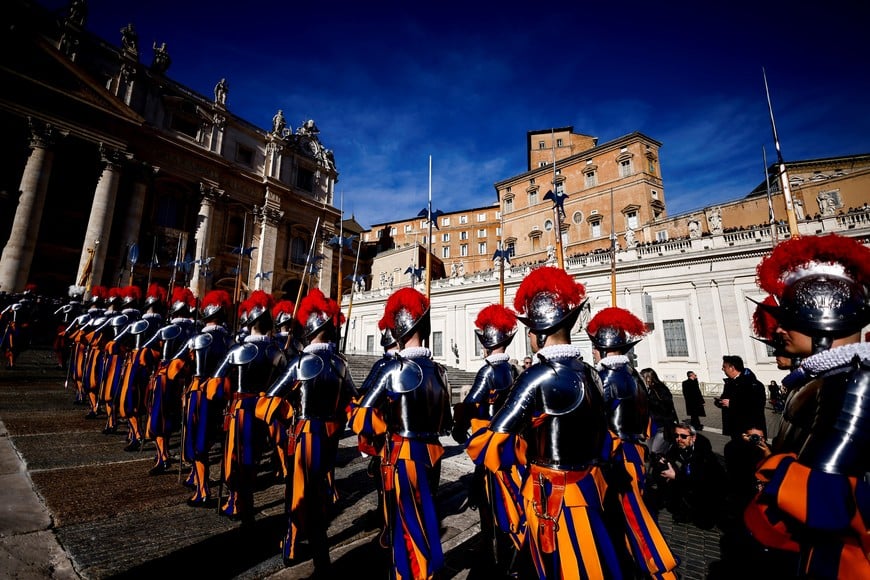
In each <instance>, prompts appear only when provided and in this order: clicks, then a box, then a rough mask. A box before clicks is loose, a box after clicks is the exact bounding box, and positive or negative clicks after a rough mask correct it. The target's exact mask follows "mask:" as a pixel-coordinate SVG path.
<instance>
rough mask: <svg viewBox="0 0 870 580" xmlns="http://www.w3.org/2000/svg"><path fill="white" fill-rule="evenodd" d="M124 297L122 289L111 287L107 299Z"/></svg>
mask: <svg viewBox="0 0 870 580" xmlns="http://www.w3.org/2000/svg"><path fill="white" fill-rule="evenodd" d="M123 297H124V289H123V288H119V287H118V286H113V287H112V288H110V289H109V298H123Z"/></svg>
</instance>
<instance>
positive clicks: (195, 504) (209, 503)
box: [187, 497, 216, 508]
mask: <svg viewBox="0 0 870 580" xmlns="http://www.w3.org/2000/svg"><path fill="white" fill-rule="evenodd" d="M215 503H216V502H215V501H214V500H212V499H193V498H191V497H189V498H187V505H189V506H190V507H192V508H207V507H214V505H215Z"/></svg>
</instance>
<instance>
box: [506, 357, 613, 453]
mask: <svg viewBox="0 0 870 580" xmlns="http://www.w3.org/2000/svg"><path fill="white" fill-rule="evenodd" d="M540 414H544V415H546V417H545V418H544V419H543V421H541V422H540V423H537V424H536V426H534V427H532V426H531V423H532V418H533V417H535V416H539V415H540ZM490 427H491V429H492V430H493V431H495V432H499V433H514V434H517V435H519V434H523V436H524V437H525V438H526V440H527V442H528V444H529V446H528V450H527V457H528V459H529V461H531V462H533V463H537V464H539V465H546V466H549V467H556V468H560V469H583V468H585V467H588V466H589V465H591V464H592V463H594V462H595V461H596V460H598V459H599V457H600V455H601V452H602V449H601V446H602V443H603V438H604V434H605V433H606V431H607V416H606V413H605V406H604V397H603V395H602V392H601V388H600V385H599V378H598V374H597V373H595V371H594V369H592V368H591V367H590V366H589V365H587V364H586V363H584V362H583V361H581V360H578V359H566V360H563V361H546V362H544V363H542V364H538V365H535V366H533V367H532V368H530V369H529V370H527V371H526V372H525V373H523V374H522V375H520V377H519V378H518V379H517V381H516V383H515V384H514V386H513V388H512V389H511V396H510V398H509V399H508V402H507V404H506V405H505V407H504V408H503V409H502V411H501V412H500V413H498V414H497V415H496V417H495V418H493V421H492V423H491V425H490Z"/></svg>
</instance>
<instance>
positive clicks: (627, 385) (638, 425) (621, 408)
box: [598, 365, 649, 440]
mask: <svg viewBox="0 0 870 580" xmlns="http://www.w3.org/2000/svg"><path fill="white" fill-rule="evenodd" d="M598 374H599V376H600V377H601V383H602V385H603V387H604V402H605V403H606V405H607V410H608V416H609V418H610V428H611V429H613V430H614V431H615V432H616V433H617V434H618V435H619V437H620V438H621V439H631V440H637V439H638V438H639V437H640V436H642V435H643V434H645V433H646V429H647V424H648V423H649V401H648V399H647V392H646V386H645V385H644V384H643V381H642V379H641V378H640V377H639V376H638V375H637V373H636V372H633V371H632V370H631V369H629V367H627V366H625V365H620V366H618V367H616V368H609V367H604V368H602V369H601V370H600V371H599V372H598Z"/></svg>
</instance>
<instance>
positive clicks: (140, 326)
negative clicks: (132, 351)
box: [130, 320, 150, 335]
mask: <svg viewBox="0 0 870 580" xmlns="http://www.w3.org/2000/svg"><path fill="white" fill-rule="evenodd" d="M149 326H150V324H148V321H147V320H137V321H136V322H134V323H132V324H131V325H130V334H133V335H136V334H142V333H143V332H145V331H146V330H148V327H149Z"/></svg>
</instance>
